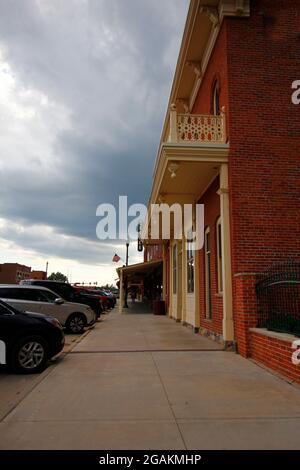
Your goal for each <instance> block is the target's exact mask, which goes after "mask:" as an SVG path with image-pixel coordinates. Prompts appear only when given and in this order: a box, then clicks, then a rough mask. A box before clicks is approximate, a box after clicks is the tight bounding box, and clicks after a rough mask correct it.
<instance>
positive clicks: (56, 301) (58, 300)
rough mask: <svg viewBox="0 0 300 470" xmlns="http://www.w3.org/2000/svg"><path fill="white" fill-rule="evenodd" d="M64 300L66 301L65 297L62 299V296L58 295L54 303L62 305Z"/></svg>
mask: <svg viewBox="0 0 300 470" xmlns="http://www.w3.org/2000/svg"><path fill="white" fill-rule="evenodd" d="M64 302H65V301H64V299H62V298H61V297H58V298H57V299H55V300H54V303H55V304H56V305H61V304H63V303H64Z"/></svg>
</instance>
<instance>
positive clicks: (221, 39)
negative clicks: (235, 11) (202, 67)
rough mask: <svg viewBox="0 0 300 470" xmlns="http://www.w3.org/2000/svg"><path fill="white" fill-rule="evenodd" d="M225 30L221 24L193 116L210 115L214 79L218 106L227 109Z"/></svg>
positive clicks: (224, 26)
mask: <svg viewBox="0 0 300 470" xmlns="http://www.w3.org/2000/svg"><path fill="white" fill-rule="evenodd" d="M226 50H227V28H226V22H224V23H223V24H222V27H221V30H220V33H219V36H218V39H217V41H216V44H215V47H214V50H213V53H212V56H211V58H210V61H209V64H208V66H207V69H206V72H205V75H204V77H203V80H202V83H201V87H200V89H199V92H198V95H197V98H196V100H195V103H194V106H193V109H192V113H193V114H212V91H213V86H214V83H215V81H216V79H217V80H218V82H219V86H220V105H221V106H225V107H226V109H228V71H227V54H226Z"/></svg>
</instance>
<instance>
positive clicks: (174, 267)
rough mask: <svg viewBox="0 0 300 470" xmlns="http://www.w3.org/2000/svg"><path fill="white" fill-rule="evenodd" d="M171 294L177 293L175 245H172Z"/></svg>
mask: <svg viewBox="0 0 300 470" xmlns="http://www.w3.org/2000/svg"><path fill="white" fill-rule="evenodd" d="M172 258H173V294H177V245H174V246H173V256H172Z"/></svg>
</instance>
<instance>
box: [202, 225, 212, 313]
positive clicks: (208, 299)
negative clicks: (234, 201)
mask: <svg viewBox="0 0 300 470" xmlns="http://www.w3.org/2000/svg"><path fill="white" fill-rule="evenodd" d="M204 250H205V300H206V318H207V319H211V318H212V304H211V252H210V230H209V227H207V229H206V230H205V235H204Z"/></svg>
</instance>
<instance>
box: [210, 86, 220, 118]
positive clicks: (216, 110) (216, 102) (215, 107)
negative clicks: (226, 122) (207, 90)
mask: <svg viewBox="0 0 300 470" xmlns="http://www.w3.org/2000/svg"><path fill="white" fill-rule="evenodd" d="M212 112H213V114H214V116H218V115H219V114H221V106H220V85H219V81H218V80H216V81H215V83H214V86H213V90H212Z"/></svg>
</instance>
